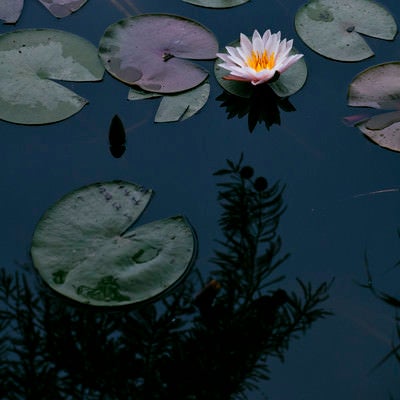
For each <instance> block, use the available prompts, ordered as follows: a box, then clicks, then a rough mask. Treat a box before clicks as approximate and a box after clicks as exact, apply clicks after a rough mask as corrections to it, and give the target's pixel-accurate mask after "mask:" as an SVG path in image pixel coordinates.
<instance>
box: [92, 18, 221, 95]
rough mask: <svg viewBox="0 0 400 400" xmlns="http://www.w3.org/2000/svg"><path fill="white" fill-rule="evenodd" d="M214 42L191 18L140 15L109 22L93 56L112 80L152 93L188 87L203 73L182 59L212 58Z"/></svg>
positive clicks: (193, 85) (202, 76) (196, 82)
mask: <svg viewBox="0 0 400 400" xmlns="http://www.w3.org/2000/svg"><path fill="white" fill-rule="evenodd" d="M217 51H218V42H217V40H216V38H215V36H214V34H213V33H212V32H210V31H209V30H208V29H206V28H205V27H204V26H202V25H200V24H199V23H198V22H196V21H192V20H190V19H186V18H183V17H179V16H175V15H168V14H142V15H138V16H135V17H129V18H126V19H123V20H121V21H119V22H117V23H115V24H112V25H110V26H109V27H108V28H107V29H106V31H105V32H104V35H103V37H102V38H101V40H100V45H99V55H100V58H101V59H102V60H103V63H104V65H105V67H106V69H107V70H108V72H109V73H110V74H111V75H113V76H114V77H115V78H117V79H119V80H121V81H123V82H125V83H127V84H130V85H137V86H139V87H140V88H142V89H144V90H147V91H150V92H157V93H175V92H181V91H184V90H188V89H191V88H193V87H195V86H197V85H199V84H200V83H202V82H203V81H204V80H205V79H206V78H207V76H208V72H207V71H206V70H204V69H203V68H201V67H199V66H197V65H195V64H193V63H192V62H190V61H187V60H185V59H192V60H209V59H214V58H215V57H216V52H217Z"/></svg>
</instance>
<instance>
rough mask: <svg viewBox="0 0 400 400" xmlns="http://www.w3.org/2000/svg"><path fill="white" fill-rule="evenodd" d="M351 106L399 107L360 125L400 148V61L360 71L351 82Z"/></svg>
mask: <svg viewBox="0 0 400 400" xmlns="http://www.w3.org/2000/svg"><path fill="white" fill-rule="evenodd" d="M348 105H349V106H354V107H372V108H377V109H386V110H396V111H391V112H385V113H381V114H378V115H374V116H372V117H370V118H365V119H363V120H362V121H361V122H360V123H358V124H357V125H356V126H357V127H358V128H359V129H360V130H361V132H363V133H364V134H365V135H366V136H368V137H369V138H370V139H371V140H373V141H374V142H375V143H377V144H379V145H380V146H382V147H385V148H388V149H390V150H394V151H400V111H399V109H400V62H389V63H384V64H378V65H375V66H373V67H370V68H367V69H366V70H364V71H362V72H360V73H359V74H358V75H357V76H356V77H355V78H354V79H353V81H352V82H351V83H350V85H349V92H348Z"/></svg>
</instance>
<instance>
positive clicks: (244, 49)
mask: <svg viewBox="0 0 400 400" xmlns="http://www.w3.org/2000/svg"><path fill="white" fill-rule="evenodd" d="M237 49H238V51H239V52H240V54H242V53H243V58H247V57H248V56H249V55H250V54H251V52H252V50H253V45H252V43H251V42H250V39H249V38H248V37H247V36H246V35H244V34H243V33H241V34H240V47H238V48H237Z"/></svg>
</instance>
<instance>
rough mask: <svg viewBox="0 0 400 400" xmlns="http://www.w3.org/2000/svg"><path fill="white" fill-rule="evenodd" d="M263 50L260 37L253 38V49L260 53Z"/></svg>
mask: <svg viewBox="0 0 400 400" xmlns="http://www.w3.org/2000/svg"><path fill="white" fill-rule="evenodd" d="M264 50H265V47H264V43H263V41H262V39H261V38H260V37H256V38H253V51H254V52H256V53H258V54H262V53H263V52H264Z"/></svg>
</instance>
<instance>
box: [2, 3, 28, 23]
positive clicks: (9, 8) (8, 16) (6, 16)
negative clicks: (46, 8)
mask: <svg viewBox="0 0 400 400" xmlns="http://www.w3.org/2000/svg"><path fill="white" fill-rule="evenodd" d="M23 7H24V0H1V1H0V19H1V20H2V21H4V22H5V23H7V24H15V23H16V22H17V21H18V18H19V17H20V15H21V12H22V8H23Z"/></svg>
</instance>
